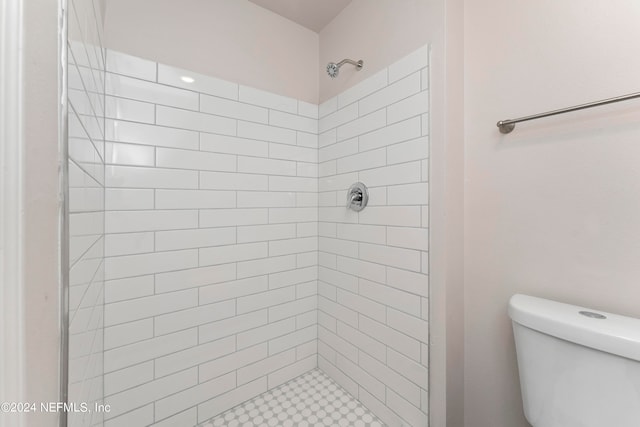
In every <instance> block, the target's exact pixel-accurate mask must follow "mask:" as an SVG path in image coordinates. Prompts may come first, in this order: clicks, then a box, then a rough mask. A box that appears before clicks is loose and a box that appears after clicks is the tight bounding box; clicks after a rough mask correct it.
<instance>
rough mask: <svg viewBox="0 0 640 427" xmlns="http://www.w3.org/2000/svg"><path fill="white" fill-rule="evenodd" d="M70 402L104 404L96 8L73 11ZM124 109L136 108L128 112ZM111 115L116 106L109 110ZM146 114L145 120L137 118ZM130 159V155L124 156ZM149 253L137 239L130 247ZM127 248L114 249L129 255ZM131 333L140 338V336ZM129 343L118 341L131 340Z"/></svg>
mask: <svg viewBox="0 0 640 427" xmlns="http://www.w3.org/2000/svg"><path fill="white" fill-rule="evenodd" d="M68 25H69V43H68V46H67V59H68V63H67V70H68V77H69V78H68V115H69V122H68V125H69V128H68V129H69V140H68V147H69V150H68V159H67V161H68V165H69V188H68V202H69V226H70V233H69V283H70V286H69V365H68V367H69V380H68V386H69V396H68V400H69V402H74V403H76V404H78V405H80V404H82V403H85V404H88V405H89V407H94V405H95V404H102V403H103V370H104V368H103V354H104V352H103V350H104V339H103V334H104V319H103V310H104V280H105V262H104V256H105V250H104V249H105V247H104V245H105V235H104V228H105V224H104V202H105V175H104V168H105V157H106V156H107V155H109V156H111V155H113V153H114V151H116V150H114V147H108V148H107V147H105V141H104V134H105V132H104V130H105V104H106V100H105V50H104V49H103V47H102V42H101V40H102V38H103V37H102V36H103V35H102V16H101V8H100V4H99V2H98V1H94V0H74V1H70V2H69V10H68ZM121 107H122V108H124V109H130V110H131V109H135V106H131V105H122V106H121ZM109 108H110V111H112V110H113V103H109ZM138 114H140V113H138ZM122 155H123V157H124V158H125V159H126V158H130V157H131V153H122ZM129 243H131V246H134V247H135V246H143V245H144V244H145V241H144V238H143V237H142V236H139V237H138V238H136V239H134V241H132V242H129ZM125 244H126V243H125V242H124V241H117V242H114V248H116V249H117V250H119V251H122V250H126V249H124V246H125ZM132 333H134V334H135V333H138V334H139V333H141V331H140V328H138V329H137V330H135V331H133V332H132ZM127 338H128V337H127V336H126V335H123V336H122V337H119V339H121V340H126V339H127ZM103 415H104V414H103V413H102V412H92V413H88V412H85V413H81V412H69V413H68V425H69V426H70V427H84V426H97V425H102V423H103Z"/></svg>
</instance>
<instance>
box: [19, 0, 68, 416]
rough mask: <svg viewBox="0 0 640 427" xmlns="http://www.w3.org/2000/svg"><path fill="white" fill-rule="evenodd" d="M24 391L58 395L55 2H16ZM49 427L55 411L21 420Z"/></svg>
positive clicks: (38, 397)
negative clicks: (19, 10) (19, 7)
mask: <svg viewBox="0 0 640 427" xmlns="http://www.w3.org/2000/svg"><path fill="white" fill-rule="evenodd" d="M23 7H24V8H23V31H24V32H23V42H24V49H23V64H24V65H23V73H22V78H23V86H22V87H23V89H22V90H23V100H24V103H23V109H22V117H23V120H24V122H23V132H24V133H23V138H24V151H23V153H24V161H23V164H22V167H23V168H24V169H23V170H24V188H23V190H24V198H23V200H22V203H23V208H24V236H23V245H24V246H23V247H24V253H23V257H24V260H25V262H26V266H25V274H24V283H25V285H24V294H23V296H24V305H23V316H24V319H25V323H24V327H25V350H26V360H24V372H25V377H26V378H25V384H24V385H25V393H24V400H25V401H28V402H36V404H37V405H39V404H40V402H57V401H59V400H60V398H59V378H58V368H59V363H60V362H59V357H58V356H59V348H60V347H59V343H60V330H59V327H58V325H59V311H58V307H59V302H58V301H59V284H58V272H59V265H60V264H59V260H58V255H59V245H58V163H57V160H58V104H57V96H58V58H57V52H58V46H57V45H58V19H57V17H58V3H57V2H52V1H48V0H34V1H24V2H23ZM24 418H25V420H26V422H27V425H29V426H34V427H41V426H42V427H53V426H55V425H57V419H58V414H57V413H46V412H34V413H30V414H27V415H25V417H24Z"/></svg>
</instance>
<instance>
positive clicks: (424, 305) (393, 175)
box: [68, 7, 429, 427]
mask: <svg viewBox="0 0 640 427" xmlns="http://www.w3.org/2000/svg"><path fill="white" fill-rule="evenodd" d="M69 13H70V21H69V22H70V27H71V26H73V22H72V17H73V16H75V17H77V22H78V23H77V27H78V29H79V31H78V32H77V33H76V32H74V33H73V34H79V35H78V36H71V34H72V33H71V32H70V42H69V46H70V48H69V55H68V59H69V83H68V84H69V105H70V108H69V110H70V111H69V177H70V191H69V198H70V212H71V213H70V224H71V233H70V235H71V239H70V246H71V262H72V264H71V270H70V272H71V283H70V285H71V286H70V301H71V304H70V318H71V329H70V333H71V334H70V381H69V383H70V396H69V398H70V400H72V401H73V400H78V401H89V400H91V401H99V402H104V404H107V405H110V411H109V412H106V413H104V414H101V415H100V416H96V417H93V418H92V417H80V416H78V417H70V420H69V425H74V426H76V425H77V426H85V425H87V426H88V425H103V424H104V425H105V426H110V427H111V426H127V427H131V426H150V425H153V426H164V427H166V426H195V425H204V424H205V423H207V422H208V421H209V420H212V419H213V418H214V417H215V416H217V415H220V414H222V413H224V412H225V411H228V410H229V409H231V408H233V407H235V406H236V405H239V404H242V403H244V402H247V401H250V400H251V399H254V398H256V396H259V395H261V394H262V393H265V392H267V391H269V390H274V389H277V388H278V387H281V386H283V385H285V384H287V383H288V382H289V381H291V380H294V379H296V378H298V377H300V376H301V375H303V374H307V373H309V372H310V371H313V370H315V369H316V368H319V369H320V371H321V372H322V373H323V374H326V375H328V376H329V377H330V378H331V380H333V381H335V382H336V383H337V384H338V385H339V386H340V387H341V388H342V389H344V390H346V392H348V393H350V394H351V395H352V396H353V397H355V398H356V399H358V400H359V401H360V402H361V404H362V405H364V407H366V408H367V410H370V411H371V412H372V413H373V414H374V415H375V416H376V417H378V418H379V419H380V420H381V421H382V422H383V423H385V424H386V425H389V426H398V427H400V426H402V425H405V426H406V425H410V426H427V425H428V417H427V414H428V378H429V376H428V354H429V347H428V343H429V327H428V319H429V299H428V296H429V285H428V274H429V252H428V249H429V248H428V241H429V234H428V233H429V229H428V226H429V185H428V181H429V179H428V177H429V112H428V109H429V96H428V94H429V66H428V62H429V61H428V60H429V48H428V46H425V47H423V48H421V49H419V50H417V51H415V52H413V53H411V54H410V55H408V56H406V57H404V58H403V59H401V60H399V61H397V62H395V63H393V64H389V65H388V66H387V67H386V68H384V69H382V70H379V71H378V72H376V73H375V74H373V75H372V76H371V77H369V78H367V79H365V80H363V81H362V82H360V83H358V84H357V85H355V86H353V87H351V88H349V89H347V90H345V91H344V92H342V93H341V94H339V95H338V96H336V97H333V98H331V99H329V100H328V101H326V102H323V103H321V104H319V105H317V104H312V103H308V102H304V101H301V100H297V99H293V98H289V97H285V96H282V95H279V94H275V93H269V92H265V91H263V90H259V89H256V88H253V87H249V86H246V85H242V84H238V83H235V82H232V81H226V80H221V79H219V78H216V76H205V75H201V74H197V73H194V72H192V71H189V70H183V69H179V68H175V67H172V66H169V65H165V64H161V63H157V62H154V61H152V60H149V59H143V58H138V57H134V56H130V55H127V54H124V53H121V52H117V51H113V50H107V49H104V48H103V47H101V42H100V31H99V30H98V28H99V27H100V26H99V25H98V21H99V20H100V18H99V11H98V10H94V11H92V13H93V16H94V18H93V19H95V22H94V25H93V26H92V25H90V24H87V22H89V23H91V22H92V21H91V19H86V17H87V16H91V14H90V13H87V11H82V10H75V8H74V7H72V8H71V10H70V12H69ZM81 17H84V18H81ZM80 22H81V24H80ZM89 28H94V29H96V30H95V37H93V36H91V35H89V34H87V29H89ZM365 59H366V58H365ZM322 78H328V77H326V76H322ZM356 182H362V183H364V184H365V185H366V186H367V187H368V191H369V203H368V206H367V207H366V208H365V209H364V210H362V211H361V212H354V211H352V210H349V209H348V208H347V206H346V204H347V203H346V201H347V189H348V188H349V187H350V186H351V185H352V184H353V183H356ZM336 425H342V424H338V423H337V422H336ZM347 425H349V424H347Z"/></svg>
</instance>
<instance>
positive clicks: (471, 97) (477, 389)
mask: <svg viewBox="0 0 640 427" xmlns="http://www.w3.org/2000/svg"><path fill="white" fill-rule="evenodd" d="M639 20H640V3H638V2H637V1H633V0H612V1H609V2H601V1H597V0H569V1H563V2H557V1H553V0H540V1H536V2H523V1H518V2H514V1H511V0H490V1H484V2H475V1H466V2H465V28H464V30H465V58H464V59H465V80H464V84H465V129H464V130H465V272H464V273H465V301H466V304H465V316H466V322H465V326H466V329H465V425H466V426H469V427H524V426H527V425H528V424H527V422H526V421H525V419H524V416H523V412H522V403H521V397H520V389H519V382H518V373H517V367H516V358H515V348H514V344H513V338H512V331H511V323H510V320H509V318H508V316H507V303H508V300H509V297H510V296H511V295H513V294H515V293H525V294H530V295H535V296H540V297H544V298H550V299H554V300H558V301H563V302H568V303H573V304H577V305H584V306H587V307H593V308H596V309H600V310H606V311H610V312H614V313H621V314H625V315H630V316H635V317H640V286H638V278H639V277H640V262H638V260H639V259H640V238H639V236H640V166H639V165H640V144H638V141H639V140H640V122H639V121H638V115H639V114H640V101H638V100H636V101H629V102H625V103H619V104H615V105H610V106H606V107H600V108H597V109H591V110H587V111H582V112H578V113H571V114H565V115H562V116H557V117H555V118H548V119H542V120H538V121H532V122H528V123H522V124H519V125H517V127H516V129H515V131H514V132H513V133H512V134H510V135H501V134H500V133H499V132H498V130H497V128H496V126H495V123H496V122H497V121H498V120H500V119H506V118H509V117H518V116H523V115H528V114H533V113H538V112H543V111H547V110H553V109H556V108H562V107H567V106H571V105H574V104H580V103H584V102H589V101H595V100H598V99H603V98H608V97H612V96H617V95H623V94H626V93H631V92H636V91H638V90H639V89H640V84H639V81H638V75H639V73H640V57H638V55H635V54H634V52H636V51H637V41H638V39H639V38H640V27H638V25H637V23H638V21H639Z"/></svg>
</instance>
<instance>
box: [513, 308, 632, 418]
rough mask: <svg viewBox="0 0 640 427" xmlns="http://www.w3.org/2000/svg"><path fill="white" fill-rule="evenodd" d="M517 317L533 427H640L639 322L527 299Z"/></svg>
mask: <svg viewBox="0 0 640 427" xmlns="http://www.w3.org/2000/svg"><path fill="white" fill-rule="evenodd" d="M638 304H639V305H640V301H638ZM509 316H510V317H511V319H512V321H513V333H514V337H515V342H516V352H517V356H518V370H519V372H520V386H521V390H522V401H523V406H524V413H525V416H526V417H527V420H528V421H529V423H531V425H532V426H534V427H640V320H639V319H634V318H630V317H624V316H619V315H615V314H610V313H605V312H601V311H597V310H591V309H588V308H584V307H577V306H574V305H569V304H562V303H559V302H555V301H549V300H545V299H542V298H535V297H531V296H527V295H514V296H513V297H511V300H510V301H509Z"/></svg>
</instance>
